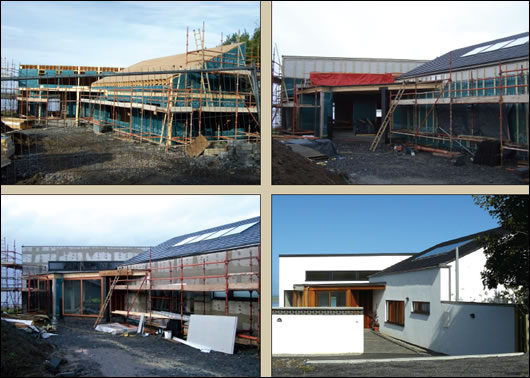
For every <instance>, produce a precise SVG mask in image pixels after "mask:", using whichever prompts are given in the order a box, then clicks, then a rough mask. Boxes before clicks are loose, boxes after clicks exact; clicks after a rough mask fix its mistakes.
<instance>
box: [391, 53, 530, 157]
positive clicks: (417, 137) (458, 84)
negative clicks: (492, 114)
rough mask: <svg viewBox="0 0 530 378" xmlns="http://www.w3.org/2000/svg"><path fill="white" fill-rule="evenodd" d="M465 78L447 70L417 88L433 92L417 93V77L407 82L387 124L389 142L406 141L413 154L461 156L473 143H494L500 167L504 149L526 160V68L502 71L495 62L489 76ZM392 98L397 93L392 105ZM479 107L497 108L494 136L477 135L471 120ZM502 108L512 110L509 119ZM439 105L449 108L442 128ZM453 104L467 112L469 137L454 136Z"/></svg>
mask: <svg viewBox="0 0 530 378" xmlns="http://www.w3.org/2000/svg"><path fill="white" fill-rule="evenodd" d="M467 76H468V79H465V80H462V79H461V80H455V79H454V73H453V72H452V69H450V70H449V73H448V74H447V77H446V78H443V79H441V80H437V81H430V82H429V81H421V84H432V85H433V86H435V88H436V89H434V90H430V91H428V90H427V91H426V90H418V88H417V87H418V85H419V84H420V82H418V79H417V78H416V79H415V80H414V81H413V82H407V84H406V88H407V90H406V91H405V93H404V94H403V95H402V96H401V98H400V99H398V100H397V104H396V105H397V110H396V112H395V113H394V114H393V117H392V119H391V125H390V138H392V136H400V137H405V138H407V140H409V141H411V142H413V144H414V146H415V147H416V148H417V149H418V150H425V151H432V152H438V153H444V154H448V155H452V154H455V153H461V152H464V153H468V154H470V155H473V154H474V150H475V147H476V146H477V144H478V143H480V142H483V141H486V140H493V141H498V142H499V147H500V151H499V154H500V159H501V160H500V161H501V165H502V164H503V156H504V151H505V150H512V151H516V152H517V153H522V154H523V155H522V157H523V158H524V159H525V160H526V161H528V102H529V100H528V99H529V97H528V68H525V67H523V66H521V67H520V68H518V69H507V68H503V65H502V64H501V63H499V65H498V68H497V70H496V74H495V75H493V76H487V77H486V76H484V77H482V78H473V72H472V71H468V72H467ZM396 96H397V91H394V92H391V93H390V101H391V103H392V102H393V101H395V99H396ZM480 104H492V105H496V106H498V130H499V131H498V136H492V135H490V136H484V135H480V132H479V127H480V125H479V124H477V123H478V122H477V120H476V118H477V110H476V107H477V105H480ZM505 104H511V105H512V106H513V112H512V113H511V114H510V119H508V117H507V116H508V115H507V114H503V112H506V109H505V107H504V105H505ZM440 105H447V106H448V107H449V111H448V122H447V124H441V122H440V121H439V115H438V114H437V112H438V108H439V106H440ZM457 105H467V106H468V108H470V109H469V113H470V114H468V118H470V124H471V125H470V133H469V134H457V133H456V132H455V128H454V127H453V126H454V124H455V121H456V120H455V118H454V117H455V115H454V113H455V106H457ZM398 113H399V114H398ZM507 121H508V124H506V123H507ZM510 125H511V126H512V128H511V129H510V128H509V126H510ZM390 140H391V139H390Z"/></svg>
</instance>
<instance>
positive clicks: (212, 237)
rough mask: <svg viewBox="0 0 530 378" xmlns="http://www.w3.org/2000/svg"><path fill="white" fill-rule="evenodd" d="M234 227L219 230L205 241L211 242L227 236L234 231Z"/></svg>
mask: <svg viewBox="0 0 530 378" xmlns="http://www.w3.org/2000/svg"><path fill="white" fill-rule="evenodd" d="M232 229H233V227H230V228H223V229H222V230H219V231H217V232H214V233H213V234H211V235H210V236H208V237H207V238H204V240H210V239H216V238H219V237H221V236H223V235H224V234H226V233H227V232H228V231H229V230H232Z"/></svg>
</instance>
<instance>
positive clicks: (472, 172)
mask: <svg viewBox="0 0 530 378" xmlns="http://www.w3.org/2000/svg"><path fill="white" fill-rule="evenodd" d="M333 143H334V144H335V146H336V148H337V151H338V154H339V155H338V156H336V157H333V158H330V159H328V160H327V161H325V162H323V163H321V164H322V166H318V165H317V163H316V162H311V161H309V160H308V159H305V158H302V160H300V159H294V158H293V159H289V158H282V159H281V161H282V164H281V165H278V162H277V160H278V159H277V158H276V157H275V156H274V154H275V151H276V150H275V148H274V147H273V165H272V176H273V184H281V183H284V181H288V182H287V183H291V184H316V185H318V184H330V183H331V182H322V181H320V180H319V181H317V180H316V179H315V177H317V176H318V177H320V176H323V175H324V174H322V175H307V174H306V173H305V171H306V170H309V171H311V172H313V171H314V170H315V169H316V168H324V167H325V168H326V171H327V172H331V173H333V174H338V175H340V176H342V177H347V178H348V180H347V181H348V183H354V184H368V185H524V184H528V170H526V175H524V174H523V175H521V174H518V172H517V167H515V166H514V164H513V163H511V164H507V165H506V166H505V167H490V166H485V165H478V164H473V162H472V161H471V159H470V156H465V155H463V157H462V158H461V159H459V160H458V162H457V159H455V158H452V159H451V158H447V157H440V156H434V155H433V154H432V153H430V152H417V151H416V152H415V156H412V155H411V154H407V153H406V152H397V151H394V149H393V146H391V145H381V146H380V147H379V148H378V149H377V151H376V152H371V151H370V150H369V146H370V143H371V137H368V138H366V137H353V138H351V137H350V138H338V137H337V138H334V139H333ZM273 146H274V144H273ZM293 154H294V153H293ZM308 166H310V168H308ZM315 167H316V168H315ZM527 168H528V167H526V169H527ZM525 177H526V178H525ZM345 183H346V180H344V179H343V180H342V184H345Z"/></svg>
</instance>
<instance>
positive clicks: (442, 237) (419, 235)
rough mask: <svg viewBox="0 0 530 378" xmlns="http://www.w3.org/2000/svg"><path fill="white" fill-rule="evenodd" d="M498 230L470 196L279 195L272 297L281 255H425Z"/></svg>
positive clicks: (274, 223)
mask: <svg viewBox="0 0 530 378" xmlns="http://www.w3.org/2000/svg"><path fill="white" fill-rule="evenodd" d="M497 226H498V224H497V222H496V221H495V220H494V219H493V218H491V217H490V215H489V213H488V212H486V211H485V210H483V209H481V208H480V207H478V206H477V205H475V204H474V203H473V200H472V197H471V196H470V195H423V196H421V195H329V196H325V195H284V196H280V195H275V196H272V277H273V279H272V293H273V296H277V295H278V259H279V257H278V256H279V255H280V254H297V253H305V254H310V253H370V252H374V253H375V252H421V251H423V250H425V249H427V248H429V247H431V246H433V245H435V244H438V243H441V242H443V241H446V240H450V239H454V238H457V237H460V236H465V235H468V234H472V233H475V232H479V231H484V230H487V229H490V228H494V227H497Z"/></svg>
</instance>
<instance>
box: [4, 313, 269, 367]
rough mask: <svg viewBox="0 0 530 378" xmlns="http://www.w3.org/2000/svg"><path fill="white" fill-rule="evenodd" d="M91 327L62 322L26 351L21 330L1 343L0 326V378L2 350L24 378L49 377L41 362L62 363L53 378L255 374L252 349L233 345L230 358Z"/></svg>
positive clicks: (72, 320) (81, 321) (87, 323)
mask: <svg viewBox="0 0 530 378" xmlns="http://www.w3.org/2000/svg"><path fill="white" fill-rule="evenodd" d="M2 323H4V322H2ZM93 324H94V319H86V318H85V319H82V318H65V319H64V320H61V321H59V322H58V325H57V336H53V337H50V338H48V339H47V340H39V339H33V340H31V337H30V339H29V340H28V342H25V344H24V348H25V347H26V346H29V350H28V351H25V349H24V348H18V347H17V345H19V343H20V340H24V339H27V336H25V333H24V331H21V330H16V329H14V327H12V328H13V329H12V331H14V332H15V333H12V332H11V333H10V336H9V337H8V338H7V337H6V339H4V327H5V324H2V376H11V374H4V346H5V349H6V353H13V350H14V351H15V353H18V354H17V358H18V361H19V364H24V366H26V365H27V366H29V367H30V368H31V367H32V370H28V368H27V367H26V370H25V371H21V373H22V374H21V375H25V376H31V375H32V376H40V375H44V376H54V374H52V373H51V372H49V371H47V370H46V368H45V367H43V366H44V359H45V358H50V357H60V358H62V359H64V360H65V361H66V362H63V363H61V365H60V366H59V373H58V374H57V375H58V376H60V375H61V374H68V373H73V374H74V375H75V376H84V377H97V376H103V377H111V376H113V377H155V376H165V377H198V376H249V377H250V376H259V374H260V359H259V351H258V349H257V348H256V347H251V346H240V345H237V344H236V347H235V353H234V354H233V355H227V354H224V353H218V352H210V353H202V352H200V351H199V350H196V349H194V348H191V347H188V346H186V345H183V344H179V343H173V342H170V341H167V340H164V339H163V338H162V337H160V336H156V335H150V336H148V337H142V336H137V335H134V336H128V337H124V336H113V335H109V334H105V333H100V332H96V331H94V330H93V327H92V326H93ZM26 335H27V334H26ZM28 336H31V335H28ZM43 345H44V347H43ZM31 348H32V349H31ZM33 349H36V350H42V353H41V354H35V352H34V351H33ZM26 361H28V362H26ZM10 369H11V370H6V372H13V371H16V370H13V369H19V365H18V364H13V361H11V365H10ZM27 374H30V375H27Z"/></svg>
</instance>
